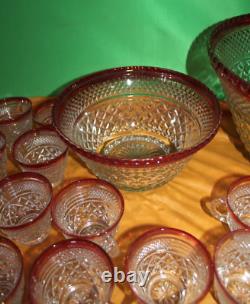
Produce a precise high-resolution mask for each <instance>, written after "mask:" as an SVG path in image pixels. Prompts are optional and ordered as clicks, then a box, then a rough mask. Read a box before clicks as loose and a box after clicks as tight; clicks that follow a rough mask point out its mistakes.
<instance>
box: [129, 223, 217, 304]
mask: <svg viewBox="0 0 250 304" xmlns="http://www.w3.org/2000/svg"><path fill="white" fill-rule="evenodd" d="M126 272H127V275H129V273H130V274H132V273H133V274H135V275H134V277H136V278H137V280H135V281H133V282H132V281H131V282H129V284H130V287H131V289H132V291H133V293H134V294H135V296H136V297H137V299H138V301H139V303H145V304H154V303H183V304H190V303H192V304H193V303H199V302H200V301H201V300H202V299H203V298H204V297H205V296H206V294H207V293H208V291H209V290H210V287H211V284H212V278H213V266H212V261H211V257H210V255H209V253H208V251H207V250H206V248H205V247H204V245H203V244H202V243H201V242H200V241H199V240H198V239H196V238H195V237H194V236H192V235H190V234H189V233H186V232H184V231H182V230H178V229H173V228H167V227H161V228H155V229H152V230H149V231H148V232H146V233H144V234H143V235H142V236H140V237H139V238H138V239H137V240H136V241H135V242H134V243H133V244H132V245H131V247H130V248H129V251H128V255H127V259H126ZM145 277H146V279H145Z"/></svg>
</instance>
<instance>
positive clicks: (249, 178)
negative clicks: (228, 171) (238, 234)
mask: <svg viewBox="0 0 250 304" xmlns="http://www.w3.org/2000/svg"><path fill="white" fill-rule="evenodd" d="M244 183H249V188H250V176H243V177H240V178H238V179H237V180H236V181H234V182H233V183H232V184H231V185H230V186H229V189H228V191H227V197H226V203H227V208H228V211H229V213H230V215H231V217H232V218H233V219H234V221H236V222H237V223H238V224H239V225H240V226H241V227H242V228H245V229H250V226H248V225H247V224H245V223H243V222H242V221H241V219H240V218H239V217H238V216H237V215H236V214H235V212H234V211H233V209H232V208H231V206H230V203H229V195H230V194H232V192H233V191H234V190H236V188H237V187H238V186H240V185H241V184H244Z"/></svg>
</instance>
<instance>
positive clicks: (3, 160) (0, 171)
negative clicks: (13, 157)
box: [0, 132, 7, 179]
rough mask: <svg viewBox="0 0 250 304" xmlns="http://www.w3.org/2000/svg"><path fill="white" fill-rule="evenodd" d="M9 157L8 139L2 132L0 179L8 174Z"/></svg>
mask: <svg viewBox="0 0 250 304" xmlns="http://www.w3.org/2000/svg"><path fill="white" fill-rule="evenodd" d="M6 166H7V158H6V139H5V136H4V134H3V133H1V132H0V179H2V178H4V177H5V176H6V174H7V168H6Z"/></svg>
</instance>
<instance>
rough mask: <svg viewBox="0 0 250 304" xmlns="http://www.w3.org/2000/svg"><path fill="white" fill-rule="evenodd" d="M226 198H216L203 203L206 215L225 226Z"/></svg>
mask: <svg viewBox="0 0 250 304" xmlns="http://www.w3.org/2000/svg"><path fill="white" fill-rule="evenodd" d="M226 200H227V199H226V197H217V198H214V199H211V200H208V201H206V202H205V207H206V210H207V211H208V213H209V214H210V215H211V216H213V217H214V218H216V219H217V220H219V221H220V222H223V223H226V224H227V205H226Z"/></svg>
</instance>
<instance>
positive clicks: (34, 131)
mask: <svg viewBox="0 0 250 304" xmlns="http://www.w3.org/2000/svg"><path fill="white" fill-rule="evenodd" d="M43 133H45V134H43ZM46 133H53V134H54V135H55V136H58V138H59V139H60V141H62V139H61V137H60V136H59V135H58V133H57V132H56V131H55V129H54V128H52V127H50V126H46V127H40V128H37V129H32V130H29V131H27V132H25V133H23V134H22V135H21V136H19V137H18V138H17V140H16V141H15V142H14V144H13V148H12V158H13V159H14V160H15V161H16V162H17V163H18V164H19V165H20V166H22V167H26V168H43V167H45V166H49V165H52V164H54V163H56V162H58V161H59V160H61V159H63V158H64V157H65V156H66V154H67V152H68V147H67V145H66V144H65V142H64V141H62V143H63V144H64V145H65V149H64V151H63V152H62V153H61V154H60V155H58V156H57V157H55V158H53V159H50V160H46V161H44V162H42V163H37V164H30V163H25V162H23V161H21V160H19V159H18V158H17V155H18V148H19V146H20V145H22V142H23V140H24V139H25V138H30V137H36V136H45V137H46V135H47V134H46Z"/></svg>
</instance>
